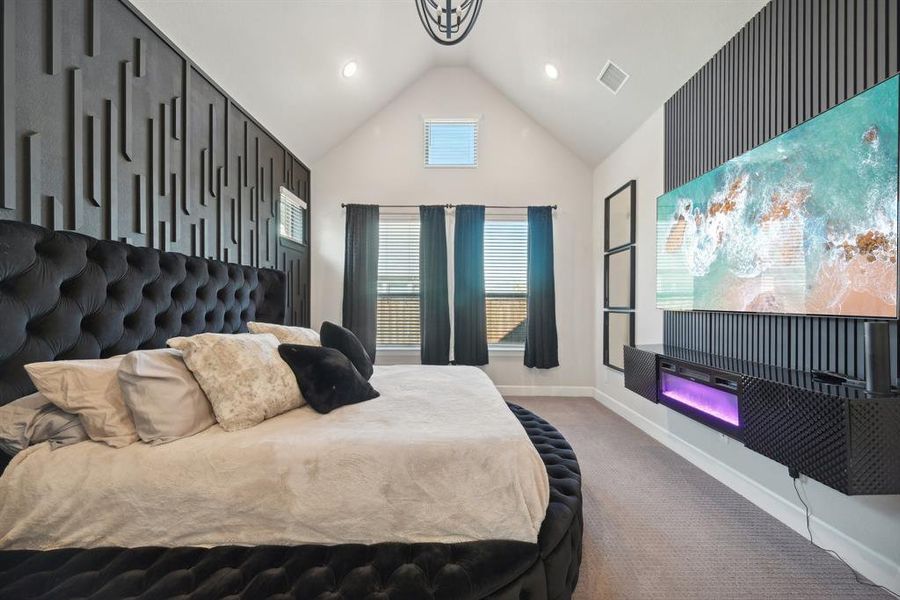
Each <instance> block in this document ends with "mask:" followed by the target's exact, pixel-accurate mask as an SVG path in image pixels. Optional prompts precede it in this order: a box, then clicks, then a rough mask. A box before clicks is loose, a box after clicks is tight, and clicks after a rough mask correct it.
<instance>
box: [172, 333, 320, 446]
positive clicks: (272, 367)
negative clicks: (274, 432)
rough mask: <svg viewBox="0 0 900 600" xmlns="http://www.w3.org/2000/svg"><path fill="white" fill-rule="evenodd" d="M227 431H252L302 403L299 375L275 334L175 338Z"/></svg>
mask: <svg viewBox="0 0 900 600" xmlns="http://www.w3.org/2000/svg"><path fill="white" fill-rule="evenodd" d="M168 344H169V346H171V347H172V348H175V349H177V350H181V352H182V353H183V354H184V364H186V365H187V367H188V369H190V370H191V373H193V374H194V377H195V378H196V379H197V382H198V383H199V384H200V387H201V388H203V391H204V392H206V397H207V398H209V402H210V404H212V407H213V412H215V414H216V420H217V421H218V422H219V424H220V425H221V426H222V428H223V429H225V430H226V431H237V430H238V429H246V428H248V427H253V426H254V425H257V424H259V423H261V422H263V421H264V420H266V419H268V418H271V417H274V416H276V415H280V414H281V413H283V412H287V411H289V410H291V409H292V408H297V407H298V406H301V405H302V404H303V398H302V397H301V396H300V388H299V387H298V386H297V379H296V378H295V377H294V372H293V371H291V368H290V367H289V366H287V363H285V362H284V361H283V360H281V356H279V354H278V338H276V337H275V336H274V335H271V334H253V333H201V334H199V335H194V336H191V337H177V338H172V339H171V340H169V342H168Z"/></svg>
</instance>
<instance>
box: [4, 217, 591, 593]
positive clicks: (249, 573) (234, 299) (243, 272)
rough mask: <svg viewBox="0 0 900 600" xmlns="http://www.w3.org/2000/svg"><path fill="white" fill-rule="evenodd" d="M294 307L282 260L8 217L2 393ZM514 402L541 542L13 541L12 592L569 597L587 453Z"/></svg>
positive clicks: (10, 394)
mask: <svg viewBox="0 0 900 600" xmlns="http://www.w3.org/2000/svg"><path fill="white" fill-rule="evenodd" d="M284 317H285V276H284V273H283V272H280V271H277V270H272V269H257V268H253V267H247V266H240V265H234V264H225V263H222V262H218V261H214V260H207V259H203V258H196V257H187V256H184V255H182V254H177V253H172V252H159V251H157V250H153V249H149V248H139V247H135V246H130V245H127V244H124V243H121V242H112V241H101V240H96V239H93V238H90V237H87V236H83V235H80V234H76V233H71V232H59V231H50V230H47V229H44V228H41V227H37V226H34V225H28V224H24V223H19V222H14V221H0V405H2V404H6V403H8V402H10V401H12V400H14V399H16V398H19V397H21V396H24V395H26V394H29V393H31V392H33V391H34V388H33V386H32V385H31V382H30V380H29V379H28V376H27V375H26V373H25V370H24V368H23V366H24V365H25V364H28V363H30V362H36V361H47V360H63V359H88V358H101V357H108V356H115V355H118V354H124V353H127V352H130V351H132V350H135V349H144V348H160V347H164V346H165V344H166V340H168V339H169V338H170V337H174V336H178V335H192V334H196V333H201V332H218V333H235V332H240V331H246V324H247V321H252V320H257V321H267V322H273V323H282V322H284ZM510 409H511V410H512V411H513V413H514V414H515V415H516V417H518V419H519V421H520V422H521V423H522V426H523V427H524V428H525V430H526V432H527V433H528V436H529V438H530V439H531V441H532V443H533V444H534V446H535V448H536V449H537V451H538V453H539V454H540V456H541V458H542V459H543V460H544V463H545V465H546V467H547V474H548V476H549V481H550V504H549V506H548V508H547V513H546V516H545V518H544V521H543V523H542V526H541V530H540V534H539V536H538V543H537V544H527V543H523V542H513V541H506V540H497V541H478V542H466V543H457V544H434V543H432V544H395V543H384V544H375V545H368V546H364V545H356V544H344V545H336V546H322V545H299V546H254V547H244V546H220V547H214V548H195V547H183V548H158V547H152V548H94V549H63V550H51V551H5V552H0V599H6V598H17V599H26V598H43V599H51V598H54V599H55V598H60V599H62V598H65V599H70V598H92V599H101V598H110V599H119V598H141V599H149V598H160V599H162V598H175V597H178V598H190V599H192V600H199V599H214V598H279V599H281V598H284V599H286V598H302V599H310V600H313V599H315V600H349V599H363V598H366V599H373V600H375V599H378V600H400V599H403V600H407V599H409V600H413V599H419V598H435V599H438V598H439V599H447V600H451V599H452V600H462V599H470V598H471V599H475V598H497V599H513V598H518V599H526V598H527V599H530V600H544V599H546V600H557V599H564V598H569V597H571V595H572V592H573V590H574V588H575V585H576V583H577V581H578V570H579V566H580V563H581V533H582V513H581V475H580V471H579V467H578V462H577V460H576V458H575V454H574V452H573V451H572V448H571V447H570V446H569V444H568V443H567V442H566V440H565V438H563V436H562V435H561V434H560V433H559V432H558V431H557V430H556V429H555V428H554V427H553V426H552V425H550V424H549V423H547V422H546V421H544V420H543V419H541V418H540V417H538V416H536V415H534V414H533V413H531V412H529V411H528V410H526V409H524V408H521V407H519V406H515V405H510ZM0 454H2V453H0ZM7 462H8V461H7V460H6V458H0V471H2V469H4V468H5V467H6V464H7Z"/></svg>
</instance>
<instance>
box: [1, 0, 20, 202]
mask: <svg viewBox="0 0 900 600" xmlns="http://www.w3.org/2000/svg"><path fill="white" fill-rule="evenodd" d="M0 18H2V19H3V22H2V25H0V36H2V39H0V52H2V56H0V69H2V73H0V80H2V84H3V91H2V94H3V96H2V101H0V102H2V106H0V144H2V153H3V161H2V163H0V169H2V170H3V171H2V182H0V208H4V209H7V210H14V209H15V208H16V167H15V156H16V97H15V93H14V90H15V86H16V10H15V4H14V3H13V2H11V1H10V0H0Z"/></svg>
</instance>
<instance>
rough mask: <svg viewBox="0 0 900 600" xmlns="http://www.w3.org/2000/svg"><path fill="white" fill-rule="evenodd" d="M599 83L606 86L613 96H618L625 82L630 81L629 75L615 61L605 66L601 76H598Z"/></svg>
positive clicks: (607, 62) (608, 62) (609, 61)
mask: <svg viewBox="0 0 900 600" xmlns="http://www.w3.org/2000/svg"><path fill="white" fill-rule="evenodd" d="M597 81H599V82H600V83H602V84H603V85H604V86H606V88H607V89H608V90H609V91H611V92H612V93H613V94H618V93H619V90H621V89H622V86H623V85H625V82H626V81H628V73H626V72H625V71H623V70H622V69H621V68H619V66H618V65H617V64H616V63H614V62H613V61H611V60H608V61H606V64H605V65H603V69H602V70H601V71H600V74H599V75H597Z"/></svg>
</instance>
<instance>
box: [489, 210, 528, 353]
mask: <svg viewBox="0 0 900 600" xmlns="http://www.w3.org/2000/svg"><path fill="white" fill-rule="evenodd" d="M527 288H528V222H527V221H526V220H524V219H516V220H491V219H488V220H485V223H484V291H485V305H486V314H487V338H488V344H490V345H493V346H501V347H503V346H509V347H522V346H524V345H525V317H526V307H527V296H526V291H527Z"/></svg>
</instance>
